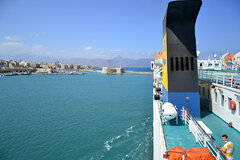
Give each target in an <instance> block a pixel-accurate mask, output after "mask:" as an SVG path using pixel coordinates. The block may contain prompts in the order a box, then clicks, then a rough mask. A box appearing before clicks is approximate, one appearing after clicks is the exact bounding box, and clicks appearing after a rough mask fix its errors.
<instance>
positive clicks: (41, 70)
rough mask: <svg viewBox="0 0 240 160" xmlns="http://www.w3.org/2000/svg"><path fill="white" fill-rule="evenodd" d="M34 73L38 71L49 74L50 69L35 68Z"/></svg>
mask: <svg viewBox="0 0 240 160" xmlns="http://www.w3.org/2000/svg"><path fill="white" fill-rule="evenodd" d="M36 73H38V74H51V73H52V69H50V68H37V71H36Z"/></svg>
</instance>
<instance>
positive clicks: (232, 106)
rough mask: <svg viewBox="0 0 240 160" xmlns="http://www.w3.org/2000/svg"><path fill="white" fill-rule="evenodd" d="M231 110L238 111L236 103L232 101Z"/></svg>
mask: <svg viewBox="0 0 240 160" xmlns="http://www.w3.org/2000/svg"><path fill="white" fill-rule="evenodd" d="M230 109H231V110H234V111H235V110H236V102H235V101H234V100H230Z"/></svg>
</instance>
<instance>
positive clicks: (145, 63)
mask: <svg viewBox="0 0 240 160" xmlns="http://www.w3.org/2000/svg"><path fill="white" fill-rule="evenodd" d="M0 59H4V60H6V59H12V60H16V61H19V60H24V61H27V62H56V61H59V62H61V63H70V64H80V65H90V66H97V67H150V64H151V60H152V59H129V58H123V57H121V56H117V57H115V58H113V59H87V58H70V59H67V58H57V57H46V56H33V55H28V54H21V55H12V56H10V55H1V56H0Z"/></svg>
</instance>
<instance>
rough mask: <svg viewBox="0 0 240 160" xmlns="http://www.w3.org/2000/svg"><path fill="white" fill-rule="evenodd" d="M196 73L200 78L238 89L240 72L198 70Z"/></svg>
mask: <svg viewBox="0 0 240 160" xmlns="http://www.w3.org/2000/svg"><path fill="white" fill-rule="evenodd" d="M221 74H222V75H221ZM198 75H199V76H198V77H199V79H201V80H205V81H210V82H213V83H217V84H221V85H224V86H228V87H231V88H236V89H240V72H236V71H235V72H229V71H228V72H227V71H212V70H199V72H198Z"/></svg>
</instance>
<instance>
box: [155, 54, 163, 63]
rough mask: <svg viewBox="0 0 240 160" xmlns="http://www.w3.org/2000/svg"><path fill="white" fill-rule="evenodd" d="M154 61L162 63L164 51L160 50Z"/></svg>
mask: <svg viewBox="0 0 240 160" xmlns="http://www.w3.org/2000/svg"><path fill="white" fill-rule="evenodd" d="M154 63H155V64H156V65H159V66H161V65H162V52H159V53H158V54H156V55H155V57H154Z"/></svg>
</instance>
